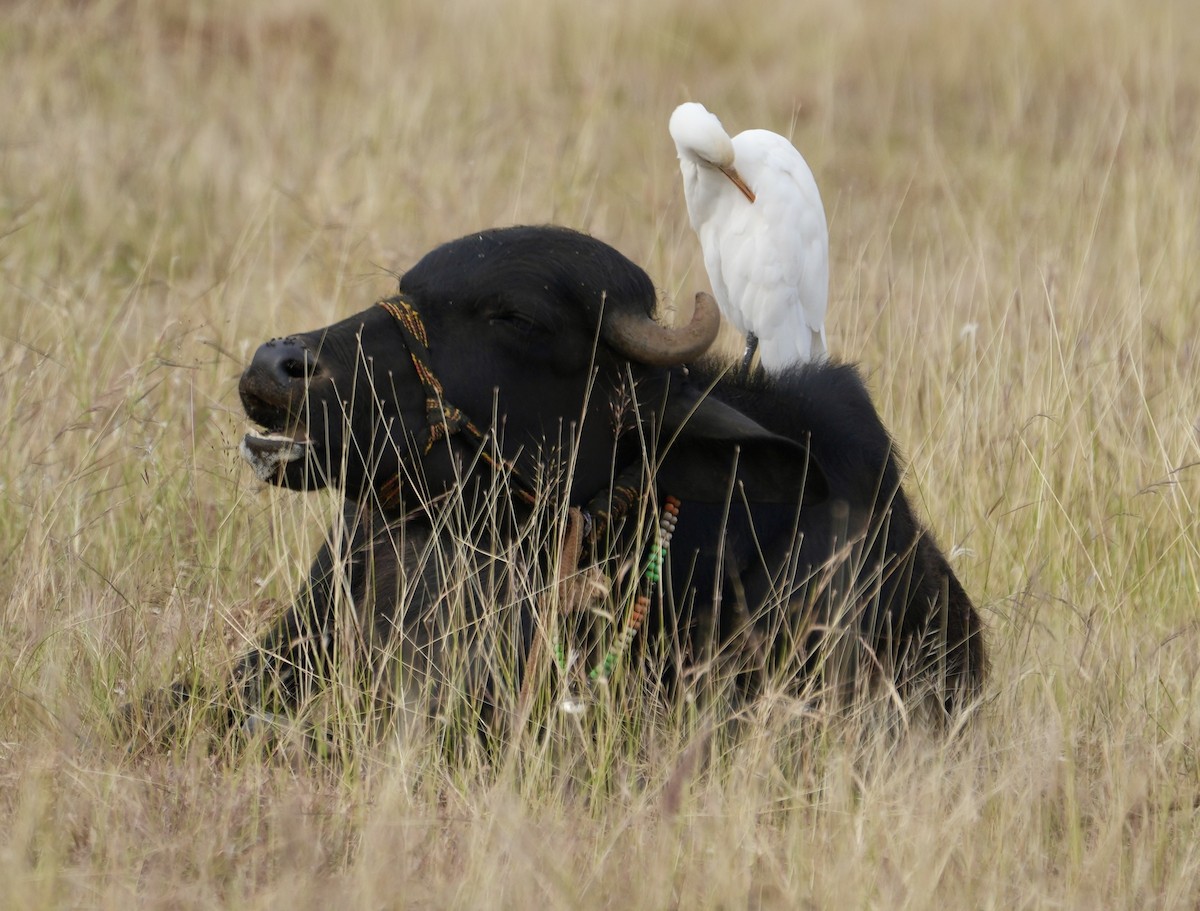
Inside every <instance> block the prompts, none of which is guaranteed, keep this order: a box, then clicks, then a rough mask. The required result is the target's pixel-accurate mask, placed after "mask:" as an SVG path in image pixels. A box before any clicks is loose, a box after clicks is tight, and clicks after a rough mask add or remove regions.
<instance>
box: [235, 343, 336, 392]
mask: <svg viewBox="0 0 1200 911" xmlns="http://www.w3.org/2000/svg"><path fill="white" fill-rule="evenodd" d="M250 371H254V372H258V373H261V374H265V375H266V376H269V377H270V378H271V379H273V380H274V381H275V382H277V383H278V384H279V385H280V386H290V385H291V384H292V383H293V382H295V381H296V380H309V379H312V378H313V376H315V375H316V373H317V372H318V371H317V359H316V357H315V356H314V355H313V353H312V352H311V351H309V350H308V349H307V348H305V347H304V346H303V345H302V344H300V342H298V341H297V340H296V339H294V338H275V339H271V341H269V342H267V343H266V344H265V345H261V346H260V347H259V349H258V350H257V351H256V352H254V359H253V360H252V361H251V362H250ZM250 371H247V372H250Z"/></svg>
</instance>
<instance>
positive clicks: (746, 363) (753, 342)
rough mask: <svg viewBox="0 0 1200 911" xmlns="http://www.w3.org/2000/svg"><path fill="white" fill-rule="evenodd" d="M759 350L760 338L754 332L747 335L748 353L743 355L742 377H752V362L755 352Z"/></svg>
mask: <svg viewBox="0 0 1200 911" xmlns="http://www.w3.org/2000/svg"><path fill="white" fill-rule="evenodd" d="M757 350H758V336H757V335H755V334H754V333H753V332H747V333H746V353H745V354H743V355H742V375H743V376H749V375H750V362H751V361H753V360H754V352H755V351H757Z"/></svg>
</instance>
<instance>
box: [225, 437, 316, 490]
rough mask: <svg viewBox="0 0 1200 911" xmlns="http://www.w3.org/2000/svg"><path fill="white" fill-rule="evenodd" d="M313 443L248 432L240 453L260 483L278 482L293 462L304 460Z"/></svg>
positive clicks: (293, 438) (239, 448)
mask: <svg viewBox="0 0 1200 911" xmlns="http://www.w3.org/2000/svg"><path fill="white" fill-rule="evenodd" d="M311 448H312V442H311V441H310V440H306V439H298V438H297V437H294V436H290V435H288V434H284V433H259V432H257V431H253V430H251V431H248V432H247V433H246V435H245V436H244V437H242V442H241V445H240V446H238V452H239V453H240V454H241V456H242V458H243V459H245V460H246V461H247V462H248V463H250V467H251V468H253V469H254V474H255V475H256V476H257V477H258V479H259V480H260V481H267V482H271V481H274V482H278V481H279V479H280V477H281V475H282V474H283V471H284V469H285V468H286V467H287V466H288V465H289V464H290V463H292V462H295V461H297V460H299V459H303V458H304V457H305V456H306V455H307V454H308V451H309V449H311Z"/></svg>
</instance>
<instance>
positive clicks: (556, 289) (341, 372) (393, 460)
mask: <svg viewBox="0 0 1200 911" xmlns="http://www.w3.org/2000/svg"><path fill="white" fill-rule="evenodd" d="M384 304H385V306H374V307H371V308H369V309H367V310H364V311H362V312H361V313H357V314H355V315H354V316H351V317H350V318H348V319H345V320H342V321H341V322H339V323H335V324H334V325H332V326H329V327H327V328H324V329H320V330H317V331H313V332H306V333H303V334H300V335H292V336H288V337H286V338H280V339H273V340H272V341H269V342H267V343H266V344H264V345H262V346H261V347H260V348H259V349H258V351H257V352H256V353H255V355H254V358H253V360H252V361H251V363H250V366H249V367H247V369H246V371H245V372H244V373H243V375H242V378H241V382H240V384H239V392H240V394H241V399H242V403H243V406H244V407H245V410H246V414H247V415H248V416H249V418H250V420H251V421H253V422H254V423H255V424H257V425H259V427H260V428H261V430H254V431H251V432H250V433H248V434H246V436H245V438H244V440H243V442H242V445H241V452H242V454H243V456H244V457H245V458H246V459H247V460H248V461H249V462H250V464H251V465H252V466H253V467H254V469H255V471H256V473H257V474H258V476H259V477H260V478H262V479H263V480H266V481H270V482H272V483H275V484H279V485H282V486H284V487H288V488H292V489H302V490H311V489H317V488H320V487H324V486H327V485H334V486H338V487H341V488H343V489H344V490H345V492H346V494H347V495H348V496H349V497H351V498H353V499H357V498H360V497H362V496H364V495H367V494H369V493H374V494H376V495H379V494H381V493H391V494H395V493H398V490H397V489H396V488H397V487H401V488H403V487H415V488H416V489H417V490H418V491H419V492H420V493H422V494H429V493H436V492H437V488H439V487H444V486H447V485H450V484H453V483H455V482H456V481H458V480H461V472H462V464H461V463H462V458H461V456H462V455H463V454H464V453H463V452H459V453H458V456H457V457H456V455H455V449H454V447H455V444H456V443H457V442H458V440H456V439H455V436H456V431H459V430H461V427H463V426H467V425H469V426H470V427H471V428H473V429H474V430H476V431H478V430H480V428H482V430H484V431H486V430H487V429H488V428H490V427H495V430H496V439H497V444H495V445H498V446H499V449H500V452H499V455H500V457H501V458H502V459H504V460H505V461H508V462H510V463H512V464H516V465H519V466H524V468H525V471H524V473H523V476H525V477H532V476H534V475H537V476H538V478H539V483H552V481H547V479H546V464H545V462H546V455H545V454H546V450H547V447H548V446H549V447H551V448H556V449H561V450H564V451H565V449H564V447H566V446H567V445H568V444H570V445H571V446H572V447H573V472H572V482H571V483H572V485H584V486H593V487H594V486H595V485H596V484H597V483H599V482H600V481H602V480H603V478H605V477H608V475H609V472H610V471H611V466H612V465H613V464H614V458H615V457H616V456H617V452H616V450H618V449H619V448H620V447H621V446H623V445H625V446H636V445H637V443H636V441H635V440H630V441H628V442H622V440H621V439H620V438H621V436H622V430H623V428H624V427H627V424H628V421H627V420H626V421H624V423H623V420H622V419H621V417H620V416H614V415H613V413H612V410H613V409H612V402H613V401H614V400H616V399H618V398H619V397H620V390H622V389H623V388H625V387H627V386H628V385H629V384H633V385H635V386H636V385H637V384H638V383H639V382H642V381H644V380H645V379H646V377H647V376H648V375H649V374H650V373H661V372H662V371H655V370H653V369H652V368H656V367H662V366H664V365H671V364H679V363H682V362H684V361H688V360H691V359H693V358H695V357H696V356H698V355H699V354H701V353H702V352H703V351H704V350H705V349H707V348H708V346H709V345H710V344H711V342H712V340H713V339H714V338H715V336H716V332H717V328H718V325H719V316H718V314H717V310H716V307H715V304H714V303H713V302H712V300H711V298H709V297H708V296H707V295H700V296H698V297H697V305H696V311H695V314H694V315H693V318H692V320H691V322H690V323H689V324H688V325H686V326H684V327H681V328H679V329H669V328H666V327H663V326H661V325H659V324H658V323H656V322H655V321H654V319H653V316H652V314H653V310H654V305H655V291H654V286H653V284H652V283H651V281H650V279H649V278H648V277H647V275H646V274H645V272H643V271H642V270H641V269H640V268H639V267H638V266H636V265H635V264H634V263H632V262H631V261H629V260H628V259H626V258H625V257H624V256H622V255H621V254H620V253H618V252H617V251H615V250H614V249H612V248H611V247H609V246H608V245H606V244H603V243H601V242H600V241H597V240H595V239H593V238H591V237H588V236H586V235H583V234H579V233H577V232H574V231H570V230H567V229H564V228H549V227H537V228H533V227H516V228H504V229H497V230H491V231H484V232H481V233H478V234H472V235H470V236H468V237H464V238H461V239H459V240H455V241H452V242H450V243H447V244H444V245H443V246H441V247H438V248H437V249H435V250H433V251H432V252H431V253H429V254H428V255H426V256H425V257H424V258H423V259H421V260H420V262H418V263H417V264H416V265H415V266H413V267H412V269H410V270H409V271H408V272H407V273H405V275H404V276H403V278H402V279H401V280H400V287H399V294H398V295H397V296H396V297H395V298H393V299H391V300H390V301H388V302H384ZM401 308H402V309H401ZM405 314H407V315H409V316H411V318H412V320H411V325H409V326H406V325H405V320H404V319H403V318H401V317H402V316H404V315H405ZM431 381H432V384H431ZM439 399H440V401H439ZM518 404H519V406H520V407H513V406H514V405H518ZM439 425H440V426H439ZM475 442H476V443H477V444H478V443H480V442H481V441H480V440H478V439H477V440H476V441H475ZM475 448H476V449H478V448H479V447H478V446H476V447H475ZM417 465H419V466H420V468H421V471H420V472H416V471H414V467H415V466H417ZM389 484H390V485H392V487H391V489H390V490H388V489H387V488H388V485H389Z"/></svg>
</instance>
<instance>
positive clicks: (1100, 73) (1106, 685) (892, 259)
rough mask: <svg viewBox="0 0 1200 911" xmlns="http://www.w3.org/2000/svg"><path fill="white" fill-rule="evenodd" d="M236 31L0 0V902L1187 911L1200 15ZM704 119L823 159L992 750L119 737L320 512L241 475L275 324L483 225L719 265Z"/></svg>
mask: <svg viewBox="0 0 1200 911" xmlns="http://www.w3.org/2000/svg"><path fill="white" fill-rule="evenodd" d="M245 6H246V5H245V4H241V3H234V2H230V0H220V2H216V3H212V4H208V5H205V4H197V3H189V2H186V0H165V2H151V0H73V2H67V0H45V2H32V0H28V2H23V0H10V2H7V3H4V4H3V5H2V13H0V77H2V82H3V85H4V86H5V89H4V92H3V93H0V123H3V124H4V127H3V130H2V135H0V427H2V428H3V432H2V433H3V435H2V439H3V441H4V442H3V445H4V455H5V458H4V459H3V461H2V462H0V556H2V557H3V560H0V605H3V606H2V607H0V633H2V635H0V832H2V833H3V834H2V835H0V884H3V885H2V886H0V907H3V908H7V907H12V908H22V909H41V908H58V907H73V906H83V907H112V908H126V907H130V906H133V905H138V906H148V907H159V906H162V907H172V908H183V907H189V908H190V907H210V906H229V907H242V908H256V907H278V906H287V907H292V908H297V909H299V908H307V907H318V906H325V905H327V904H328V903H330V902H338V903H341V904H342V905H344V906H346V907H414V908H441V907H456V908H477V907H503V908H527V907H552V908H560V907H562V908H568V907H569V908H600V907H614V908H616V907H619V908H648V909H660V908H668V907H685V908H691V907H714V908H718V907H719V908H743V907H756V908H758V907H761V908H805V907H807V908H826V907H864V908H866V907H870V908H888V909H893V908H926V907H947V906H948V907H961V908H998V909H1013V908H1042V907H1053V908H1080V909H1091V908H1095V907H1106V908H1131V909H1133V908H1138V909H1141V908H1193V907H1196V905H1197V903H1198V902H1200V847H1198V846H1200V831H1198V824H1197V821H1196V820H1197V814H1196V809H1195V808H1196V806H1197V802H1198V801H1200V759H1198V757H1197V744H1198V742H1200V709H1198V708H1197V706H1198V704H1200V703H1198V702H1197V697H1198V696H1200V692H1198V690H1200V682H1198V678H1197V669H1198V666H1200V658H1198V657H1197V656H1198V655H1200V613H1198V611H1197V607H1198V600H1200V523H1198V520H1197V517H1196V507H1197V505H1198V502H1200V466H1198V464H1197V463H1198V462H1200V445H1198V437H1200V426H1198V420H1200V399H1198V397H1197V390H1198V389H1200V347H1198V343H1197V339H1196V330H1195V326H1196V319H1197V315H1198V313H1200V299H1198V297H1200V295H1198V294H1197V291H1196V288H1197V287H1198V281H1197V278H1198V276H1197V271H1198V267H1197V263H1200V221H1198V214H1197V213H1200V37H1198V36H1200V32H1198V31H1197V29H1196V13H1195V10H1194V9H1193V8H1192V4H1191V3H1190V2H1187V0H1178V2H1172V0H1153V2H1149V3H1138V4H1134V3H1132V2H1118V0H1098V2H1094V0H1064V2H1061V3H1049V4H1047V3H1036V2H1032V0H1017V2H999V0H977V2H971V3H959V2H950V0H915V2H911V3H905V4H885V3H882V2H875V0H868V2H863V3H858V4H849V3H842V2H835V0H805V2H801V3H793V4H772V3H769V2H768V0H744V2H739V3H737V4H729V3H718V2H711V0H690V2H683V0H646V2H636V3H635V2H631V0H616V2H613V3H605V4H591V5H588V4H565V3H563V4H557V3H550V2H538V0H511V2H502V3H499V4H496V3H481V2H477V0H449V2H446V3H443V4H425V3H419V2H399V3H394V4H389V3H369V2H367V0H359V2H346V3H341V4H338V5H337V6H336V7H335V6H334V5H333V4H328V5H321V4H319V3H317V2H305V0H281V2H278V3H274V4H270V5H268V4H260V5H258V7H257V8H252V9H250V11H246V9H245ZM774 7H778V8H774ZM335 9H336V12H335V11H334V10H335ZM686 98H694V99H696V100H701V101H704V102H705V103H706V104H708V105H709V107H710V108H712V109H713V110H715V111H717V112H718V113H719V114H720V115H722V116H723V117H724V119H725V123H726V125H727V126H728V127H730V128H731V129H735V130H736V129H741V128H745V127H749V126H766V127H771V128H774V129H776V130H778V131H780V132H784V133H790V134H791V135H792V136H793V137H794V138H795V140H796V142H797V144H798V145H799V146H800V147H801V148H802V150H803V151H804V152H805V155H806V156H807V158H808V160H809V162H810V164H811V165H812V167H813V170H814V172H815V173H816V175H817V177H818V180H819V182H820V184H821V187H822V191H823V193H824V196H825V200H826V205H827V208H828V211H829V215H830V222H831V231H832V244H831V246H832V257H833V264H832V266H833V267H832V275H833V287H832V301H831V307H830V312H831V316H830V329H831V332H830V336H831V343H832V345H833V347H834V349H835V351H837V352H839V353H840V354H841V355H843V356H845V357H847V358H850V359H854V360H858V361H861V362H862V363H863V364H864V365H865V367H866V369H867V370H868V372H869V375H870V381H871V386H872V389H873V390H874V393H875V395H876V397H877V401H878V403H879V406H880V409H881V411H882V412H883V414H884V416H885V419H886V420H887V422H888V423H889V425H890V426H891V427H892V429H893V430H894V432H895V433H896V435H897V437H898V438H899V440H900V441H901V443H902V445H903V447H904V448H905V450H906V452H907V454H908V455H909V457H910V462H911V471H910V478H909V483H910V487H911V489H912V490H913V491H914V493H916V494H917V500H918V502H919V503H920V506H921V509H922V511H923V513H924V514H925V515H926V516H927V517H928V519H929V520H930V522H931V524H932V525H933V526H934V528H935V529H936V530H937V531H938V534H939V537H940V538H941V540H942V542H943V544H944V545H945V546H946V547H947V549H948V550H949V551H951V552H952V554H953V562H954V564H955V567H956V569H957V571H958V572H959V574H960V575H961V577H962V579H963V581H964V583H965V585H966V587H967V589H968V590H969V591H971V592H972V593H973V594H974V595H975V596H976V598H977V600H978V601H979V603H980V604H981V605H982V607H983V609H984V612H985V615H986V619H987V623H988V626H989V630H990V636H991V642H992V646H993V649H994V653H995V659H996V660H995V675H994V678H993V681H992V683H991V685H990V687H989V691H988V693H989V704H988V705H987V706H986V710H985V711H984V712H983V713H982V714H981V715H980V717H979V718H978V720H977V723H976V724H974V726H973V727H972V728H971V729H969V730H968V731H967V732H965V734H964V735H963V736H961V737H959V738H957V739H956V740H954V741H952V742H950V743H945V742H941V741H937V740H934V739H930V738H927V737H925V736H924V735H922V734H921V733H920V732H914V733H913V734H911V735H910V736H908V737H906V738H904V739H902V740H900V741H899V742H892V741H888V740H886V739H885V738H883V737H880V736H876V735H873V734H872V732H871V730H870V728H869V726H863V725H859V724H857V723H856V722H855V721H854V720H853V719H850V720H848V721H846V722H844V723H828V724H818V725H813V724H808V723H805V722H804V721H803V720H800V719H793V718H786V717H780V715H781V713H780V712H774V713H767V712H764V713H763V715H762V717H760V718H758V719H757V720H756V721H755V722H753V723H752V724H750V725H748V726H747V730H746V731H745V732H744V735H743V737H742V738H741V739H740V740H738V741H736V742H725V741H722V740H721V739H720V738H712V739H704V737H703V734H702V732H701V731H699V730H698V729H697V728H695V727H694V726H693V727H689V726H688V724H686V723H683V722H680V723H669V724H662V725H659V726H657V727H655V726H648V727H647V728H646V729H645V730H644V731H642V732H641V734H640V736H639V742H638V743H636V744H634V745H632V746H631V745H629V744H628V743H621V742H620V739H619V738H610V739H606V740H603V741H599V742H597V741H592V740H590V739H589V738H587V737H578V738H576V739H575V740H574V741H571V740H570V739H569V738H568V739H567V743H566V745H565V747H564V750H563V752H562V753H561V754H557V753H556V754H553V755H550V754H546V755H544V756H534V757H532V758H531V757H525V761H524V762H523V763H520V764H518V765H519V767H520V773H519V774H518V773H516V772H514V773H511V774H510V773H495V772H491V771H489V770H487V769H481V768H478V767H476V766H467V767H465V768H464V767H461V766H456V765H454V764H452V763H446V762H445V761H444V760H442V759H440V758H439V757H438V756H436V755H433V754H432V753H431V752H430V751H429V750H428V749H425V748H423V745H422V744H420V743H416V744H412V743H409V744H404V745H397V744H395V743H393V742H390V741H388V742H385V743H383V744H378V743H374V744H372V743H362V744H359V743H357V742H355V743H352V744H351V745H350V746H349V747H348V748H347V750H346V752H345V755H342V756H340V757H338V758H337V760H336V761H301V762H298V763H292V764H289V763H286V762H280V761H278V760H275V759H271V758H270V757H268V756H265V755H259V754H257V753H254V752H250V753H247V754H243V755H240V756H237V757H230V756H229V755H227V754H225V753H222V752H221V751H217V753H215V754H210V753H209V751H208V750H207V749H206V745H205V743H204V742H203V739H202V738H200V737H196V738H188V737H181V738H180V739H179V741H178V742H177V743H173V744H171V745H169V746H168V748H166V749H164V750H161V751H152V752H150V753H148V754H144V755H138V756H131V755H127V754H126V753H125V752H124V750H123V747H122V744H120V743H119V742H118V741H117V739H116V738H115V737H114V736H113V734H112V733H111V731H110V728H109V726H108V723H107V719H108V717H109V716H110V715H111V713H112V712H113V710H114V708H115V707H116V706H117V705H119V704H120V703H121V702H122V701H123V699H125V698H126V697H127V696H129V695H132V694H134V693H137V692H141V691H144V690H146V689H148V688H150V687H153V686H155V685H158V684H161V683H162V682H164V681H166V680H167V679H169V678H170V677H171V676H173V674H174V673H175V672H176V671H175V669H176V668H177V667H180V666H182V667H190V666H197V667H199V668H201V669H202V670H204V671H205V672H206V673H210V674H212V675H213V676H216V675H219V674H220V673H221V670H222V668H224V667H225V666H226V663H227V662H228V661H229V659H230V658H231V656H232V655H234V654H236V653H237V652H238V651H240V650H241V649H242V648H243V647H244V643H245V641H246V638H247V637H249V636H253V635H254V634H255V632H256V631H257V630H258V629H259V628H260V627H261V624H262V622H263V620H264V618H265V617H267V616H268V615H269V614H271V613H272V612H273V611H274V610H276V609H277V608H278V605H279V603H280V602H281V600H282V599H286V598H287V596H288V593H289V591H290V589H291V588H292V587H293V586H294V585H295V584H296V581H297V580H298V579H299V578H300V575H301V573H302V572H303V569H304V567H303V563H304V560H305V555H306V554H308V553H311V552H312V550H313V549H314V547H315V541H316V540H317V536H318V535H319V534H320V526H321V524H322V521H323V520H324V519H325V518H327V517H328V515H329V514H330V511H331V509H332V507H333V501H332V500H330V499H328V498H321V497H311V498H307V499H305V498H302V497H294V496H288V495H285V494H280V493H277V492H271V491H265V490H263V489H261V488H260V487H259V485H257V484H256V483H255V482H253V480H252V478H251V476H250V472H249V471H247V470H246V469H245V468H244V467H243V466H242V465H240V464H239V463H238V460H237V458H236V453H235V451H234V444H235V442H236V440H237V438H238V435H239V430H240V427H241V420H240V418H239V409H238V406H237V402H236V394H235V379H236V376H237V374H238V372H239V368H240V365H241V363H242V362H243V360H244V358H245V357H246V355H247V353H248V352H249V351H250V350H251V349H252V346H254V345H256V344H258V342H260V341H261V340H263V339H264V338H266V337H268V336H270V335H272V334H276V333H278V332H281V331H286V330H295V329H301V328H311V327H313V326H316V325H321V324H324V323H326V322H329V321H331V319H332V318H333V317H335V316H337V315H340V314H345V313H348V312H351V311H352V310H353V309H358V308H360V307H362V306H364V305H365V304H366V303H368V302H369V301H370V300H372V299H374V297H376V296H378V295H380V294H381V293H383V292H385V291H386V290H387V289H389V288H390V287H391V286H392V279H391V278H390V276H389V275H388V272H387V270H388V269H402V268H404V267H405V266H406V265H407V264H409V263H411V262H413V261H414V259H415V258H416V257H417V256H418V255H420V254H421V253H422V252H424V251H425V250H426V249H428V248H429V247H431V246H432V245H433V244H435V243H438V242H440V241H442V240H445V239H448V238H451V237H455V236H458V235H460V234H463V233H466V232H468V231H470V230H472V229H475V228H478V227H483V226H490V225H495V224H505V223H512V222H541V221H555V222H561V223H564V224H568V225H571V226H574V227H578V228H582V229H585V230H588V231H590V232H592V233H594V234H596V235H598V236H599V237H601V238H603V239H605V240H608V241H610V242H612V243H614V244H615V245H617V246H618V247H619V248H621V249H622V250H623V251H625V252H626V253H628V254H629V255H631V256H632V257H633V258H634V259H636V260H638V261H640V262H641V263H643V264H644V265H645V266H646V267H647V269H648V270H649V271H650V273H651V275H652V276H653V277H654V279H655V281H656V282H657V283H658V284H659V286H660V287H661V288H662V289H663V295H664V302H665V303H666V304H667V305H671V304H672V303H673V301H674V300H675V299H676V298H677V297H679V296H682V295H689V294H690V293H691V292H692V291H694V290H695V289H697V288H700V287H704V285H705V279H704V275H703V270H702V267H701V262H700V257H699V251H698V248H697V244H696V242H695V239H694V237H693V236H692V234H691V232H690V229H689V228H688V227H687V224H686V215H685V212H684V208H683V202H682V192H681V186H680V182H679V178H678V172H677V169H676V166H675V161H674V150H673V148H672V146H671V143H670V139H669V137H668V135H667V131H666V121H667V116H668V114H669V113H670V111H671V109H672V107H673V106H674V105H675V104H676V103H678V102H679V101H681V100H684V99H686Z"/></svg>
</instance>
